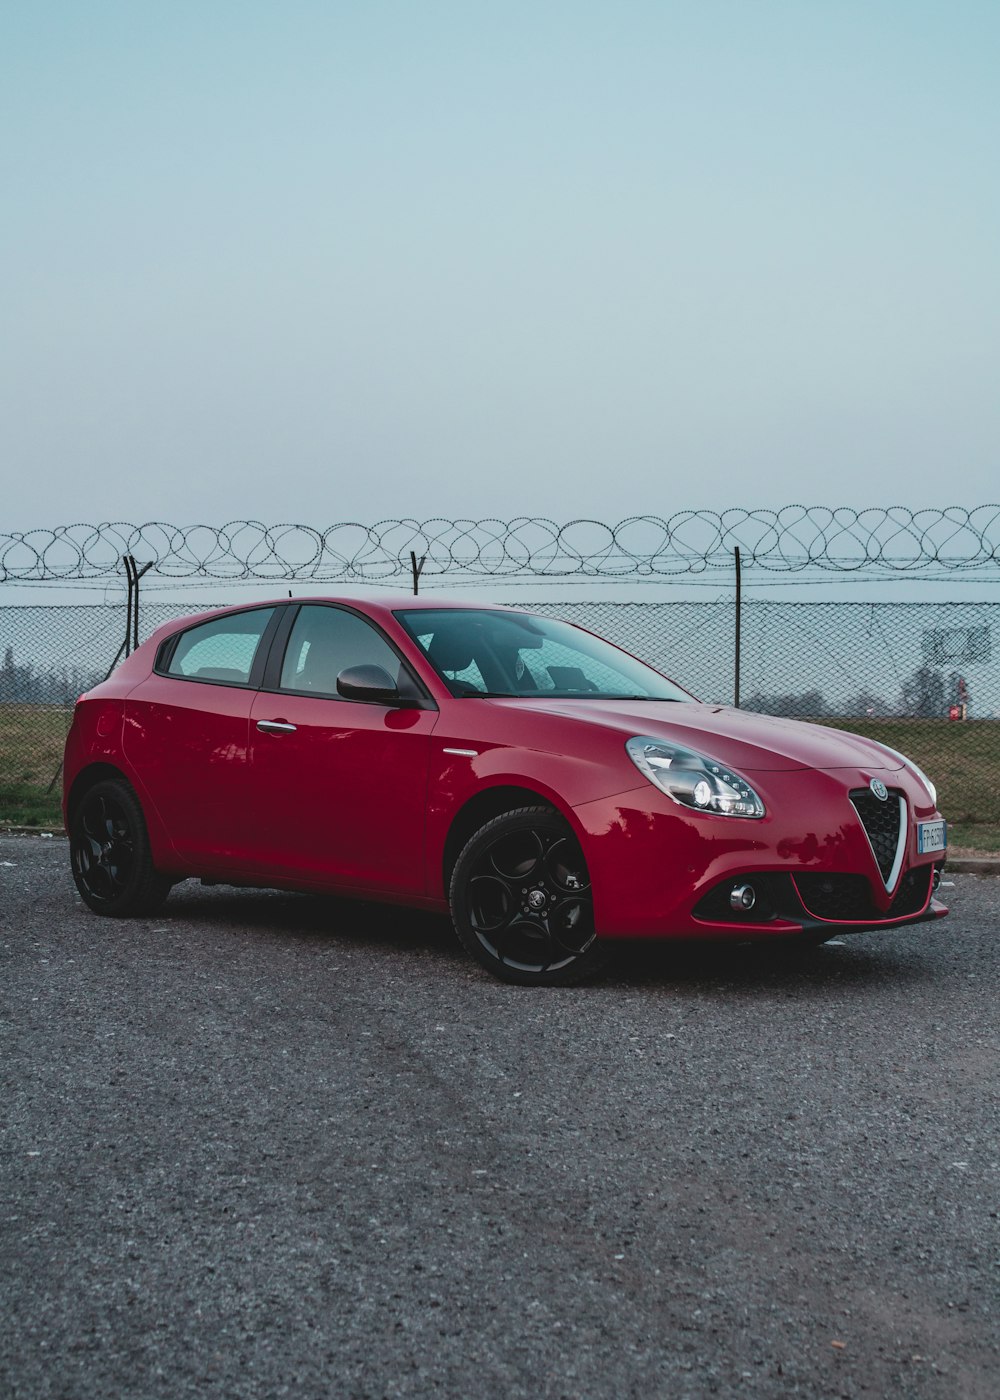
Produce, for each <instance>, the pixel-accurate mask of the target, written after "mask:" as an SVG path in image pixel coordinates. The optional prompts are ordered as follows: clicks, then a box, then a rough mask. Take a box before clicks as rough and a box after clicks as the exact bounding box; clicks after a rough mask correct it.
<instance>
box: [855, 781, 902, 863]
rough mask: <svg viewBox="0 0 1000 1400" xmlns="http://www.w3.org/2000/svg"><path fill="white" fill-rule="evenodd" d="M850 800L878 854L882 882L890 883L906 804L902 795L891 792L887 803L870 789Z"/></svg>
mask: <svg viewBox="0 0 1000 1400" xmlns="http://www.w3.org/2000/svg"><path fill="white" fill-rule="evenodd" d="M850 798H851V802H852V803H853V804H854V810H855V811H856V812H857V814H858V816H859V817H860V818H861V825H862V826H863V827H864V829H865V834H866V836H867V837H868V840H869V842H870V844H871V848H872V850H873V851H874V853H875V860H876V862H877V863H878V868H879V870H880V872H881V874H882V879H883V881H887V880H888V879H889V876H890V874H891V873H892V867H893V866H894V865H895V863H896V851H897V849H898V847H899V826H900V821H901V818H902V813H903V805H904V804H903V802H902V801H901V800H900V794H899V793H898V792H892V791H890V793H889V796H888V798H887V800H886V801H885V802H880V801H879V800H878V798H877V797H876V796H875V794H874V793H873V792H870V791H869V790H868V788H855V789H854V791H853V792H852V793H851V794H850Z"/></svg>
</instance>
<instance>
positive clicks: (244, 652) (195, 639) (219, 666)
mask: <svg viewBox="0 0 1000 1400" xmlns="http://www.w3.org/2000/svg"><path fill="white" fill-rule="evenodd" d="M273 613H274V609H273V608H255V609H254V610H253V611H252V612H245V613H235V614H230V615H229V616H228V617H220V618H216V619H214V620H213V621H212V622H202V623H200V624H199V625H198V626H197V627H191V628H189V630H188V631H187V632H185V633H184V634H183V635H182V636H181V638H180V641H179V642H178V643H177V645H176V647H175V648H174V654H173V656H172V657H171V660H170V665H169V666H168V667H167V674H168V675H171V676H184V677H186V678H187V679H188V680H192V681H223V682H225V683H226V684H228V685H247V684H248V683H249V680H250V670H251V668H252V666H253V660H254V657H255V655H256V654H257V648H258V646H259V645H260V639H261V637H262V636H263V635H264V629H265V628H266V627H267V624H268V623H269V622H270V620H271V617H272V615H273Z"/></svg>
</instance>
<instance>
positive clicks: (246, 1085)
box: [0, 837, 1000, 1400]
mask: <svg viewBox="0 0 1000 1400" xmlns="http://www.w3.org/2000/svg"><path fill="white" fill-rule="evenodd" d="M956 881H957V886H956V888H955V889H954V890H953V891H950V898H951V903H952V909H953V913H952V917H951V918H950V919H947V920H945V921H943V922H941V923H938V924H935V925H923V926H919V927H916V928H913V929H910V930H903V931H898V932H895V933H892V934H882V935H875V934H863V935H855V936H853V937H851V938H850V939H849V940H845V941H844V944H843V946H832V947H831V946H828V947H824V948H821V949H818V950H815V951H812V952H793V951H790V950H783V951H779V950H775V949H768V950H761V949H740V948H728V949H727V948H718V947H707V946H706V947H703V948H702V949H700V950H696V951H694V952H692V951H689V950H678V949H676V948H675V949H670V948H666V949H665V948H663V947H662V946H660V947H658V948H646V949H642V950H635V949H630V950H628V951H627V952H626V953H625V955H624V956H623V958H622V959H621V961H620V962H619V964H618V965H617V966H616V967H615V968H614V969H613V970H612V972H611V974H610V975H609V976H608V977H606V978H605V980H604V981H603V982H601V983H599V984H597V985H593V986H588V987H583V988H573V989H565V990H563V989H559V990H538V991H536V990H523V989H518V988H511V987H506V986H503V985H501V984H500V983H497V982H494V981H493V980H491V979H490V978H489V977H488V976H487V974H485V973H483V972H481V971H479V970H478V969H477V968H476V967H475V966H474V965H473V964H472V963H471V962H470V961H468V960H467V959H466V958H465V956H464V955H463V954H462V953H461V951H460V949H459V948H458V946H457V943H456V942H455V940H454V937H453V935H452V933H451V930H450V928H449V926H448V925H447V924H446V923H445V922H444V921H443V920H440V919H436V918H432V917H429V916H426V915H422V914H414V913H411V912H408V911H401V910H393V909H387V908H382V909H379V908H376V907H374V906H359V905H351V904H349V903H345V902H339V901H333V900H322V899H316V898H311V897H301V896H290V895H286V894H278V893H247V892H242V891H234V890H228V889H222V888H218V889H203V888H202V887H200V886H198V885H195V884H193V883H189V884H186V885H184V886H181V887H179V888H178V889H177V890H175V891H174V893H173V895H172V896H171V899H170V901H169V902H168V904H167V905H166V906H165V908H164V910H163V911H162V913H161V914H160V915H159V916H158V917H157V918H155V919H145V920H136V921H128V922H116V921H113V920H107V919H100V918H97V917H96V916H94V915H93V914H90V913H89V912H88V911H86V910H85V908H84V907H83V905H82V904H81V902H80V900H79V899H78V898H77V896H76V892H75V890H74V889H73V886H72V883H71V880H70V877H69V874H68V871H67V847H66V843H65V842H64V841H62V840H60V839H58V838H57V839H51V840H44V839H38V838H34V839H32V838H16V837H10V838H5V839H2V840H0V882H2V900H0V918H2V931H0V955H2V967H3V977H2V1000H3V1017H2V1029H0V1073H2V1084H3V1089H2V1104H0V1116H2V1137H0V1143H2V1147H0V1152H2V1163H0V1165H2V1180H0V1192H2V1194H0V1250H2V1254H0V1264H2V1267H0V1395H2V1396H4V1397H5V1400H6V1398H7V1397H11V1398H12V1400H13V1398H14V1397H36V1396H53V1397H60V1398H61V1400H62V1398H63V1397H66V1398H67V1400H84V1397H91V1396H93V1397H101V1400H106V1397H109V1396H111V1397H117V1396H122V1397H131V1396H141V1397H147V1396H148V1397H170V1400H180V1397H187V1396H195V1395H197V1396H213V1395H217V1396H220V1397H221V1396H226V1397H230V1396H232V1397H256V1396H261V1397H270V1396H286V1395H287V1396H294V1397H313V1396H317V1397H318V1396H335V1397H341V1396H343V1397H381V1396H415V1397H416V1396H419V1397H423V1396H434V1395H442V1396H456V1397H459V1396H461V1397H466V1396H469V1397H479V1396H483V1397H493V1396H497V1397H501V1396H502V1397H521V1396H524V1397H564V1396H565V1397H587V1400H593V1398H595V1397H605V1396H607V1397H625V1396H643V1397H645V1396H657V1397H658V1396H664V1397H671V1400H683V1398H684V1397H702V1396H726V1397H728V1396H732V1397H736V1396H739V1397H741V1400H743V1398H744V1397H758V1396H760V1397H772V1396H773V1397H778V1396H822V1397H826V1396H834V1397H839V1396H861V1395H870V1396H879V1397H888V1396H892V1397H896V1396H899V1397H948V1400H979V1397H982V1400H996V1397H997V1395H998V1394H1000V1322H998V1318H1000V1309H998V1303H1000V1141H998V1124H1000V1113H998V1097H997V1069H998V1058H1000V1036H998V1026H997V1019H998V1013H997V1008H998V1005H1000V996H998V993H1000V881H998V880H996V879H989V878H979V877H976V876H974V875H959V876H957V877H956Z"/></svg>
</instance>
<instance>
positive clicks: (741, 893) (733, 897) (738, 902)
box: [729, 885, 757, 914]
mask: <svg viewBox="0 0 1000 1400" xmlns="http://www.w3.org/2000/svg"><path fill="white" fill-rule="evenodd" d="M756 903H757V894H756V891H755V890H754V887H753V885H737V886H736V887H735V889H732V890H730V891H729V907H730V909H735V910H736V912H737V913H738V914H748V913H749V912H750V910H751V909H752V908H753V907H754V905H755V904H756Z"/></svg>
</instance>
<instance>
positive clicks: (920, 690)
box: [903, 666, 948, 719]
mask: <svg viewBox="0 0 1000 1400" xmlns="http://www.w3.org/2000/svg"><path fill="white" fill-rule="evenodd" d="M947 713H948V700H947V696H946V692H945V685H944V677H943V676H942V675H941V672H940V671H935V670H934V668H933V667H931V666H920V667H918V669H917V670H916V671H914V673H913V675H912V676H911V677H910V679H909V680H908V681H904V682H903V714H904V715H913V716H919V717H923V718H927V719H944V718H945V716H946V715H947Z"/></svg>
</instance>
